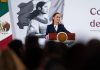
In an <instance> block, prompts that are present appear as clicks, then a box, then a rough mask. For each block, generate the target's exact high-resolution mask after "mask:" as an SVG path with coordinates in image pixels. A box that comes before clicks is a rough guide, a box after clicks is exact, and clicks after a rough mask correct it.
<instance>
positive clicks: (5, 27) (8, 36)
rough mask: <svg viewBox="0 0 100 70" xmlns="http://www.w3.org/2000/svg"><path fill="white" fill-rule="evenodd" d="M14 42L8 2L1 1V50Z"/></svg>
mask: <svg viewBox="0 0 100 70" xmlns="http://www.w3.org/2000/svg"><path fill="white" fill-rule="evenodd" d="M11 40H12V30H11V20H10V14H9V9H8V1H7V0H0V48H5V47H7V44H8V43H9V42H10V41H11Z"/></svg>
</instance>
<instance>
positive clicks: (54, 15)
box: [52, 12, 60, 24]
mask: <svg viewBox="0 0 100 70" xmlns="http://www.w3.org/2000/svg"><path fill="white" fill-rule="evenodd" d="M57 14H60V13H59V12H56V13H54V14H53V16H52V24H54V20H53V17H55V16H56V15H57Z"/></svg>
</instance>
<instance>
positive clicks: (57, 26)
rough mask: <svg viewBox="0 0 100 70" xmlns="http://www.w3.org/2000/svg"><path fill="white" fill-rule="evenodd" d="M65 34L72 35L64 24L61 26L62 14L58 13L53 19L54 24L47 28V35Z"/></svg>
mask: <svg viewBox="0 0 100 70" xmlns="http://www.w3.org/2000/svg"><path fill="white" fill-rule="evenodd" d="M59 32H65V33H70V32H69V31H68V30H66V28H65V27H64V25H63V24H61V14H60V13H58V12H56V13H55V14H54V15H53V17H52V24H50V25H48V26H47V30H46V35H48V34H49V33H59Z"/></svg>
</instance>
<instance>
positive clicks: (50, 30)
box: [46, 24, 70, 35]
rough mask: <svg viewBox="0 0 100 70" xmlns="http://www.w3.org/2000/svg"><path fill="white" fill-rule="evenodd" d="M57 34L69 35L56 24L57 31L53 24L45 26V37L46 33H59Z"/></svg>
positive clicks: (61, 25) (63, 28)
mask: <svg viewBox="0 0 100 70" xmlns="http://www.w3.org/2000/svg"><path fill="white" fill-rule="evenodd" d="M59 32H65V33H70V32H69V31H68V30H67V29H66V28H65V27H64V25H63V24H58V29H57V31H56V30H55V28H54V25H53V24H50V25H48V26H47V30H46V35H47V34H48V33H59Z"/></svg>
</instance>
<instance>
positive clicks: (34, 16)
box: [27, 1, 48, 35]
mask: <svg viewBox="0 0 100 70" xmlns="http://www.w3.org/2000/svg"><path fill="white" fill-rule="evenodd" d="M47 13H48V6H47V3H46V2H44V1H41V2H38V3H37V5H36V10H34V11H33V12H32V13H30V16H29V19H30V20H31V22H30V24H29V26H28V30H27V33H28V34H29V33H32V34H44V35H45V33H46V27H47V23H48V19H47V18H46V17H45V15H46V14H47Z"/></svg>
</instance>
